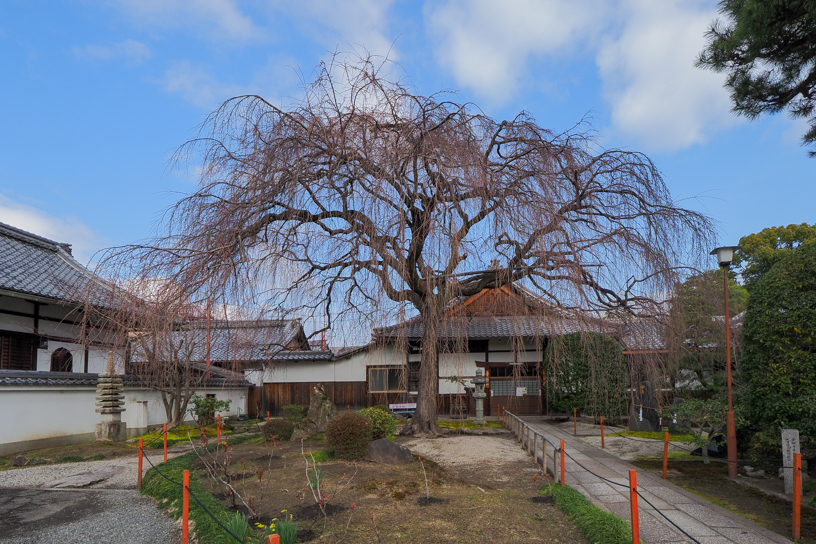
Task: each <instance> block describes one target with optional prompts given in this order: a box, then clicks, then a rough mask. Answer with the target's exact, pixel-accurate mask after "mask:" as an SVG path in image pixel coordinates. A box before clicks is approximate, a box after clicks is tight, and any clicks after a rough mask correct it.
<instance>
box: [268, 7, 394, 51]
mask: <svg viewBox="0 0 816 544" xmlns="http://www.w3.org/2000/svg"><path fill="white" fill-rule="evenodd" d="M392 4H393V0H354V1H348V2H343V3H341V4H338V3H337V2H336V1H335V0H302V1H300V2H290V1H285V2H278V3H277V5H276V7H277V9H279V10H281V11H284V12H286V13H289V14H291V15H292V16H293V17H295V18H296V19H297V20H298V21H299V22H300V24H301V25H304V26H305V27H306V28H305V32H304V33H305V34H308V35H310V36H311V37H312V38H313V39H315V40H316V41H318V42H319V43H322V44H323V45H324V46H325V47H326V48H327V49H330V50H334V49H335V48H336V47H339V48H340V49H341V50H346V49H347V48H348V47H353V48H359V47H362V48H364V49H365V50H366V51H368V52H369V53H371V54H372V55H380V56H385V55H388V57H389V58H390V59H391V60H396V58H397V53H396V51H395V50H394V49H392V46H393V38H390V37H389V35H388V10H389V9H390V7H391V5H392ZM360 52H361V53H362V51H360Z"/></svg>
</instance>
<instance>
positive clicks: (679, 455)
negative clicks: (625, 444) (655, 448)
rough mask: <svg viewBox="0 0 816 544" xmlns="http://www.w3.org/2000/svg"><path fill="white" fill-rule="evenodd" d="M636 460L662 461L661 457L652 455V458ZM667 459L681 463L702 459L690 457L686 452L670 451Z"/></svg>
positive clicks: (694, 456)
mask: <svg viewBox="0 0 816 544" xmlns="http://www.w3.org/2000/svg"><path fill="white" fill-rule="evenodd" d="M638 459H644V460H655V459H658V460H661V461H662V460H663V456H662V455H652V456H647V457H638ZM669 459H673V460H681V461H682V460H685V459H694V460H700V459H702V457H700V456H699V455H692V454H690V453H689V452H687V451H670V452H669Z"/></svg>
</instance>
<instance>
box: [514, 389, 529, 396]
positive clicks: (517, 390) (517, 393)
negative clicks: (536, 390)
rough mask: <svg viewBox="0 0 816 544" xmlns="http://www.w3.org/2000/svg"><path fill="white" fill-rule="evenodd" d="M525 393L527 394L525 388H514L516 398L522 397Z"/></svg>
mask: <svg viewBox="0 0 816 544" xmlns="http://www.w3.org/2000/svg"><path fill="white" fill-rule="evenodd" d="M525 393H527V388H526V387H516V396H517V397H523V396H524V394H525Z"/></svg>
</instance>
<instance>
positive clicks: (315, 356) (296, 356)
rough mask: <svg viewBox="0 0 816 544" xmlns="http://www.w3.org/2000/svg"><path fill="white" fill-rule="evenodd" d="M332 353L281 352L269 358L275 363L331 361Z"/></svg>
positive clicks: (324, 351)
mask: <svg viewBox="0 0 816 544" xmlns="http://www.w3.org/2000/svg"><path fill="white" fill-rule="evenodd" d="M333 358H334V353H333V352H332V351H331V350H320V351H318V350H314V351H311V350H309V351H307V350H281V351H279V352H277V353H276V354H275V355H273V356H272V357H271V358H270V361H271V362H277V361H331V360H332V359H333Z"/></svg>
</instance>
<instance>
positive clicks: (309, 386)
mask: <svg viewBox="0 0 816 544" xmlns="http://www.w3.org/2000/svg"><path fill="white" fill-rule="evenodd" d="M318 383H323V387H324V389H325V390H326V395H328V397H329V398H330V399H331V400H332V402H334V404H335V405H336V406H337V409H338V410H344V409H346V406H350V407H351V408H352V409H354V410H361V409H363V408H366V407H368V406H369V405H370V404H369V398H368V397H369V395H368V394H367V392H366V389H367V384H366V382H299V383H265V384H264V385H263V388H261V387H257V388H256V389H257V390H258V391H259V393H260V394H259V395H258V396H259V397H260V398H259V399H258V401H256V404H260V407H261V410H260V411H261V414H266V412H267V411H269V412H270V413H271V415H273V416H282V415H283V407H284V406H286V405H287V404H305V405H308V404H309V399H310V398H311V396H312V390H313V389H314V387H315V385H317V384H318ZM261 390H262V392H261ZM250 400H253V396H252V394H250Z"/></svg>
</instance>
